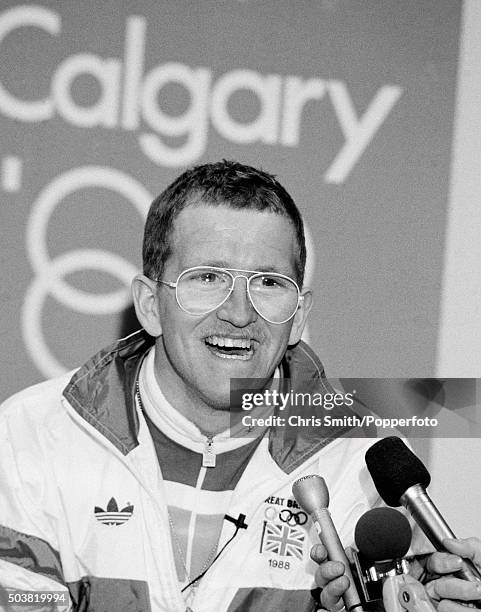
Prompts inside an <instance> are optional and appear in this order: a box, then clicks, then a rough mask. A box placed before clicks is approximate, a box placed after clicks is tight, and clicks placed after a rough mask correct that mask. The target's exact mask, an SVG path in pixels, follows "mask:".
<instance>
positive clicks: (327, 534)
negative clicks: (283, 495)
mask: <svg viewBox="0 0 481 612" xmlns="http://www.w3.org/2000/svg"><path fill="white" fill-rule="evenodd" d="M292 494H293V495H294V497H295V499H296V501H297V503H298V504H299V506H300V507H301V508H302V509H303V510H304V511H305V512H307V514H309V515H311V516H312V520H313V521H314V525H315V526H316V529H317V533H318V535H319V538H320V540H321V542H322V543H323V544H324V546H325V548H326V550H327V555H328V558H329V560H330V561H340V562H341V563H342V564H343V565H344V568H345V570H344V575H345V576H347V577H348V579H349V587H348V588H347V590H346V591H345V592H344V595H343V596H342V599H343V601H344V605H345V606H346V610H347V612H350V611H351V610H353V609H355V608H357V612H362V604H361V598H360V597H359V594H358V592H357V589H356V585H355V583H354V578H353V575H352V573H351V568H350V567H349V561H348V559H347V557H346V553H345V552H344V548H343V546H342V544H341V540H340V539H339V535H338V533H337V531H336V528H335V527H334V523H333V522H332V518H331V515H330V513H329V510H328V506H329V491H328V490H327V486H326V483H325V481H324V478H321V476H317V475H315V474H313V475H310V476H304V477H303V478H299V480H296V482H295V483H294V484H293V486H292Z"/></svg>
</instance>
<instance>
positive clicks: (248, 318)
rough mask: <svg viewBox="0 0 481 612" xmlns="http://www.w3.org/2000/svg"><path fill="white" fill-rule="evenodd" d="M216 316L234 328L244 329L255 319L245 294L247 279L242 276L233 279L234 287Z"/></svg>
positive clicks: (255, 315)
mask: <svg viewBox="0 0 481 612" xmlns="http://www.w3.org/2000/svg"><path fill="white" fill-rule="evenodd" d="M217 316H218V317H219V319H222V320H223V321H228V322H230V323H232V325H235V326H236V327H246V326H247V325H249V323H252V322H253V321H255V320H256V319H257V312H256V311H255V309H254V307H253V306H252V304H251V301H250V299H249V296H248V294H247V278H246V277H245V276H243V275H239V276H236V277H235V278H234V286H233V288H232V292H231V294H230V295H229V297H228V298H227V300H226V301H225V302H224V303H223V304H222V305H221V306H219V308H218V309H217Z"/></svg>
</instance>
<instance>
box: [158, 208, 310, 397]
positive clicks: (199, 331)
mask: <svg viewBox="0 0 481 612" xmlns="http://www.w3.org/2000/svg"><path fill="white" fill-rule="evenodd" d="M171 250H172V254H171V255H170V257H169V258H168V260H167V262H166V265H165V267H164V272H163V274H162V280H165V281H175V280H176V279H177V277H178V275H179V274H180V273H181V272H182V271H183V270H185V269H187V268H191V267H194V266H216V267H221V268H234V269H239V270H258V271H261V272H266V271H269V272H279V273H281V274H285V275H287V276H289V277H291V278H293V279H296V276H295V254H296V252H297V242H296V235H295V230H294V227H293V225H292V224H291V222H290V221H289V220H288V219H287V218H286V217H282V216H280V215H277V214H273V213H269V212H258V211H253V210H248V209H242V210H236V209H231V208H229V207H227V206H215V207H214V206H208V205H199V206H190V207H187V208H186V209H184V210H183V211H182V212H181V213H180V214H179V215H178V217H177V218H176V220H175V222H174V231H173V235H172V239H171ZM158 295H159V318H160V323H161V326H162V333H163V337H162V343H163V344H162V346H160V347H159V348H160V349H161V350H160V351H158V354H159V359H158V360H157V363H156V367H157V375H158V376H159V380H160V383H161V386H162V387H163V388H164V389H165V390H166V391H167V390H169V392H170V394H171V395H174V396H175V397H177V398H182V397H188V398H190V399H194V400H195V399H197V401H198V399H200V400H201V401H202V402H203V403H204V404H206V405H208V406H211V407H214V408H218V409H227V408H228V407H229V395H230V385H229V381H230V379H231V378H254V377H256V378H259V377H261V378H269V377H270V376H272V374H273V372H274V370H275V368H276V366H277V365H278V364H279V362H280V360H281V358H282V356H283V354H284V352H285V350H286V347H287V345H288V343H293V342H297V341H298V340H299V338H300V335H301V333H302V328H303V327H304V321H305V315H306V307H305V306H304V305H302V302H301V306H300V308H299V309H298V311H297V313H296V315H295V316H294V317H293V318H292V319H291V320H290V321H288V322H287V323H283V324H281V325H275V324H272V323H268V322H267V321H266V320H264V319H263V318H262V317H261V316H260V315H259V314H258V313H257V312H256V311H255V310H254V308H253V307H252V304H251V303H250V300H249V297H248V295H247V292H246V279H245V278H238V279H237V280H236V281H235V285H234V290H233V292H232V293H231V295H230V297H229V298H228V299H227V301H226V302H224V304H222V305H221V306H219V307H218V308H217V309H216V310H214V311H213V312H209V313H207V314H204V315H200V316H198V315H191V314H188V313H186V312H184V311H183V310H182V309H181V308H180V307H179V305H178V304H177V302H176V299H175V289H173V288H169V287H167V286H166V285H163V284H159V285H158ZM240 339H243V340H246V341H247V342H244V345H245V347H244V348H240V349H238V350H230V351H229V350H226V348H222V345H224V347H226V346H228V345H229V344H237V345H238V344H239V340H240ZM248 345H250V348H247V346H248ZM162 349H163V350H162Z"/></svg>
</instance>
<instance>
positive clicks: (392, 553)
mask: <svg viewBox="0 0 481 612" xmlns="http://www.w3.org/2000/svg"><path fill="white" fill-rule="evenodd" d="M411 537H412V532H411V526H410V525H409V521H408V520H407V518H406V517H405V516H404V514H401V513H400V512H398V511H397V510H394V509H393V508H373V509H372V510H369V511H368V512H366V513H365V514H363V515H362V516H361V518H360V519H359V520H358V522H357V525H356V528H355V530H354V540H355V542H356V546H357V548H358V549H359V552H360V553H362V555H363V556H364V557H365V558H366V559H369V560H372V561H387V560H390V559H401V558H402V557H404V555H405V554H406V553H407V551H408V550H409V546H410V545H411Z"/></svg>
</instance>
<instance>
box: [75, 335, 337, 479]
mask: <svg viewBox="0 0 481 612" xmlns="http://www.w3.org/2000/svg"><path fill="white" fill-rule="evenodd" d="M153 344H154V338H152V337H151V336H149V335H148V334H147V333H146V332H145V331H144V330H140V331H138V332H136V333H134V334H132V335H130V336H128V337H127V338H124V339H122V340H119V341H118V342H117V343H115V344H114V345H112V346H110V347H107V348H106V349H103V350H102V351H100V352H99V353H97V354H96V355H94V357H92V358H91V359H89V361H87V362H86V363H85V365H83V366H82V367H81V368H80V369H79V370H77V372H76V373H75V374H74V375H73V377H72V378H71V380H70V382H69V383H68V385H67V387H66V388H65V389H64V392H63V395H64V397H65V398H66V399H67V401H68V402H69V403H70V405H71V406H72V407H73V408H74V410H76V412H77V413H78V414H79V415H80V416H81V417H82V418H83V419H84V420H85V421H87V422H88V423H89V424H90V425H92V426H93V427H95V428H96V429H97V430H98V431H99V432H100V433H102V434H103V435H104V436H105V437H106V438H107V439H108V440H109V441H110V442H111V443H112V444H114V446H115V447H116V448H117V449H118V450H120V451H121V452H122V453H123V454H124V455H127V454H128V453H129V452H130V451H132V450H133V449H134V448H135V447H136V446H137V445H138V440H137V434H138V430H139V422H138V417H137V411H136V409H135V390H136V389H135V387H136V380H137V377H138V373H139V369H140V366H141V364H142V360H143V358H144V356H145V355H146V353H147V351H148V350H149V349H150V348H151V347H152V346H153ZM280 370H281V379H286V378H289V379H290V380H291V388H292V389H293V390H295V389H296V388H299V387H300V385H301V383H303V389H304V384H305V381H310V382H309V383H308V385H309V391H311V392H312V391H313V390H315V391H318V392H319V393H334V389H333V388H332V386H331V385H330V383H329V382H328V381H327V379H326V378H325V374H324V368H323V366H322V363H321V362H320V360H319V358H318V357H317V355H316V354H315V353H314V352H313V351H312V349H311V348H310V347H309V346H308V345H307V344H306V343H305V342H302V341H301V342H299V343H298V344H297V345H296V346H295V347H292V348H289V349H288V350H287V351H286V354H285V355H284V358H283V360H282V362H281V366H280ZM331 413H332V412H331ZM289 429H290V431H291V433H292V429H291V428H289ZM347 429H348V428H339V429H338V430H334V429H333V428H329V429H328V430H327V429H324V428H323V427H311V428H305V427H303V428H299V432H296V435H295V437H287V436H286V428H284V427H274V428H271V430H270V432H269V450H270V453H271V455H272V457H273V459H274V461H275V462H276V463H277V464H278V465H279V467H281V469H283V470H284V471H285V472H291V471H293V470H294V469H296V467H298V465H300V463H302V462H303V461H305V460H306V459H308V458H309V456H312V455H313V454H314V453H315V452H317V451H318V450H319V449H320V448H322V447H323V446H325V445H326V444H328V443H329V442H330V441H332V440H333V439H334V438H336V437H338V436H339V435H341V434H342V433H343V432H344V431H346V430H347Z"/></svg>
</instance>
